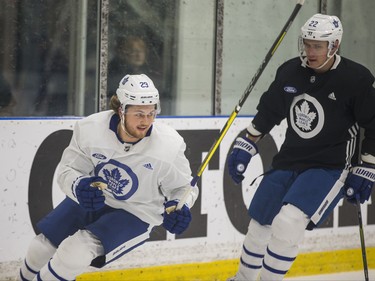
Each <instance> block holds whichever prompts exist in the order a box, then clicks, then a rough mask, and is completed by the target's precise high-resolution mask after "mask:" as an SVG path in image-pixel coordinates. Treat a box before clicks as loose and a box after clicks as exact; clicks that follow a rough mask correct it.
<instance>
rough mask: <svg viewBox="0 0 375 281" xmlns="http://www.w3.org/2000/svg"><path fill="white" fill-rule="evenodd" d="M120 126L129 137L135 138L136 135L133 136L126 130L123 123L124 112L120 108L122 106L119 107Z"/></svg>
mask: <svg viewBox="0 0 375 281" xmlns="http://www.w3.org/2000/svg"><path fill="white" fill-rule="evenodd" d="M120 127H121V129H122V130H123V131H124V133H125V134H126V135H127V136H128V137H130V138H134V139H136V138H137V137H135V136H133V135H132V134H130V133H129V132H128V131H127V130H126V125H125V113H124V111H123V110H122V108H121V109H120Z"/></svg>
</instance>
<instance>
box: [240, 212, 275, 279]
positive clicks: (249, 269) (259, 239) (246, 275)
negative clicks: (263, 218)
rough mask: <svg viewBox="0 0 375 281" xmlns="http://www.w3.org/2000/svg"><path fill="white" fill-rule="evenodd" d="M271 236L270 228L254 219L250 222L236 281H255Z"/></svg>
mask: <svg viewBox="0 0 375 281" xmlns="http://www.w3.org/2000/svg"><path fill="white" fill-rule="evenodd" d="M270 236H271V228H270V226H263V225H260V224H259V223H258V222H257V221H255V220H253V219H252V220H251V221H250V224H249V228H248V231H247V234H246V236H245V240H244V244H243V248H242V253H241V259H240V266H239V269H238V272H237V274H236V280H255V279H256V278H257V276H258V273H259V271H260V269H261V267H262V260H263V256H264V254H265V252H266V247H267V243H268V241H269V239H270Z"/></svg>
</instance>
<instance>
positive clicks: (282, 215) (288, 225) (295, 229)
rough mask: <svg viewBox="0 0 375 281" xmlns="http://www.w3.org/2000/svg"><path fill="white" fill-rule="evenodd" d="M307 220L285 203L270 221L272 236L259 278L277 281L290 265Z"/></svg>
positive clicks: (293, 207) (294, 208)
mask: <svg viewBox="0 0 375 281" xmlns="http://www.w3.org/2000/svg"><path fill="white" fill-rule="evenodd" d="M308 222H309V219H308V218H307V216H306V215H305V214H304V213H303V212H302V211H301V210H300V209H298V208H297V207H295V206H293V205H290V204H288V205H285V206H283V207H282V208H281V210H280V212H279V214H278V215H277V216H276V217H275V218H274V220H273V222H272V226H271V228H272V236H271V240H270V242H269V244H268V247H267V252H266V254H265V256H264V259H263V268H262V270H261V272H260V280H267V281H279V280H283V278H284V276H285V274H286V273H287V272H288V270H289V269H290V267H291V266H292V264H293V262H294V260H295V258H296V256H297V254H298V245H299V243H300V242H301V241H302V239H303V236H304V233H305V228H306V226H307V224H308Z"/></svg>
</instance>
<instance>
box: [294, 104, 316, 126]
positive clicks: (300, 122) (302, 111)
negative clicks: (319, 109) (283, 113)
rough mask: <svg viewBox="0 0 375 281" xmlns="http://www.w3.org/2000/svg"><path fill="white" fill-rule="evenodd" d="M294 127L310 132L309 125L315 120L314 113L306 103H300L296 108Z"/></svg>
mask: <svg viewBox="0 0 375 281" xmlns="http://www.w3.org/2000/svg"><path fill="white" fill-rule="evenodd" d="M295 111H296V125H297V126H298V127H299V128H301V130H303V131H311V123H312V121H314V119H315V118H316V113H315V112H312V111H310V106H309V104H308V103H307V101H304V102H302V104H301V106H300V107H299V106H296V108H295Z"/></svg>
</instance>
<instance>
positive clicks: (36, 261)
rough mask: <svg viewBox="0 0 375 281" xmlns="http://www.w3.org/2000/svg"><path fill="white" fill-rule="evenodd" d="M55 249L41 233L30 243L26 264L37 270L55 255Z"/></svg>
mask: <svg viewBox="0 0 375 281" xmlns="http://www.w3.org/2000/svg"><path fill="white" fill-rule="evenodd" d="M55 251H56V247H55V246H54V245H52V243H51V242H50V241H49V240H48V239H47V238H46V237H45V236H44V235H43V234H42V233H41V234H39V235H37V236H36V237H35V238H34V239H33V240H32V241H31V243H30V245H29V249H28V253H27V256H26V262H27V263H28V265H30V266H31V267H33V268H37V269H39V268H40V267H41V266H43V265H44V264H45V263H46V262H47V261H48V260H49V259H50V258H51V257H52V256H53V254H54V253H55Z"/></svg>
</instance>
